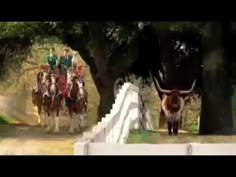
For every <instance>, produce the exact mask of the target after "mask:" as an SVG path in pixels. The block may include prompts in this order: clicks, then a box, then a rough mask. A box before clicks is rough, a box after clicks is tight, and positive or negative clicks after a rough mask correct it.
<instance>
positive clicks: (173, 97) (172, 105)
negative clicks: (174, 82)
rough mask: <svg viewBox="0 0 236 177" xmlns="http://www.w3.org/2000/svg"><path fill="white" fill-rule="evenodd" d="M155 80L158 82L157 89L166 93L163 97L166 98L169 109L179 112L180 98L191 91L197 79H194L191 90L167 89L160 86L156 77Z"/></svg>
mask: <svg viewBox="0 0 236 177" xmlns="http://www.w3.org/2000/svg"><path fill="white" fill-rule="evenodd" d="M153 78H154V81H155V83H156V86H157V89H158V90H159V92H161V93H163V94H164V97H163V98H162V99H165V100H166V106H167V107H168V108H169V110H171V111H173V112H177V111H178V110H179V108H180V99H181V98H182V97H183V96H184V95H187V94H189V93H191V92H192V91H193V89H194V86H195V83H196V80H194V82H193V84H192V87H191V88H190V89H189V90H167V89H163V88H161V87H160V85H159V83H158V81H157V79H156V78H155V77H153Z"/></svg>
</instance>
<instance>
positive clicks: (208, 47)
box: [200, 23, 233, 134]
mask: <svg viewBox="0 0 236 177" xmlns="http://www.w3.org/2000/svg"><path fill="white" fill-rule="evenodd" d="M225 28H226V26H225V25H223V24H220V23H207V24H206V25H205V28H204V31H203V49H204V52H205V54H204V59H203V66H204V67H203V78H204V79H203V82H204V83H203V85H204V86H203V92H202V110H201V120H200V134H214V133H230V132H231V131H232V128H233V120H232V109H231V99H230V96H231V91H230V82H229V79H230V78H229V75H228V73H227V72H228V71H229V66H230V65H229V63H228V62H227V61H228V60H229V58H227V53H225V50H224V44H225V41H224V35H226V34H227V31H226V30H227V29H225Z"/></svg>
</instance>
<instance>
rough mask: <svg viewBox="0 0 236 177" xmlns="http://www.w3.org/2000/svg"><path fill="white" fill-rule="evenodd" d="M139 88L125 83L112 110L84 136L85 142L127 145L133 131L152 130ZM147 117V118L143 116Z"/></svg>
mask: <svg viewBox="0 0 236 177" xmlns="http://www.w3.org/2000/svg"><path fill="white" fill-rule="evenodd" d="M141 107H143V105H141V104H140V96H139V88H138V87H136V86H135V85H133V84H130V83H125V84H124V85H123V86H122V88H121V89H120V90H119V91H118V94H117V96H116V99H115V103H114V104H113V105H112V109H111V111H110V113H109V114H107V115H106V116H105V117H104V118H102V121H101V122H99V123H98V124H97V125H96V126H95V127H93V128H92V130H91V131H90V132H85V133H84V134H83V137H82V140H83V142H87V141H88V142H94V143H96V142H105V143H126V141H127V139H128V135H129V132H130V130H131V129H135V128H136V129H137V128H140V127H141V124H142V127H145V128H147V129H152V126H151V121H150V114H149V112H145V114H143V112H142V110H141V109H140V108H141ZM143 115H145V116H143Z"/></svg>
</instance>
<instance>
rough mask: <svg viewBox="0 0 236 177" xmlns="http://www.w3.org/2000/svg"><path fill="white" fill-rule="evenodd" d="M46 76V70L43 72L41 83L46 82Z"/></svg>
mask: <svg viewBox="0 0 236 177" xmlns="http://www.w3.org/2000/svg"><path fill="white" fill-rule="evenodd" d="M46 77H47V73H46V72H43V79H42V83H46Z"/></svg>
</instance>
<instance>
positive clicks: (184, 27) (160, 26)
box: [153, 22, 205, 32]
mask: <svg viewBox="0 0 236 177" xmlns="http://www.w3.org/2000/svg"><path fill="white" fill-rule="evenodd" d="M204 24H205V23H204V22H155V23H153V26H154V28H155V29H156V30H157V31H180V32H184V31H199V32H201V31H202V29H203V27H204Z"/></svg>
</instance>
